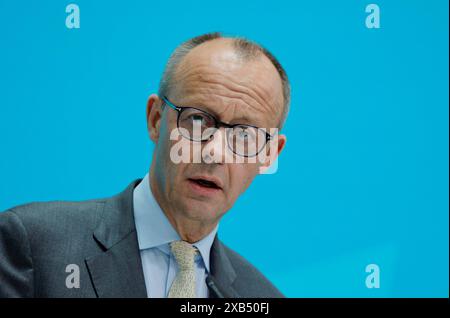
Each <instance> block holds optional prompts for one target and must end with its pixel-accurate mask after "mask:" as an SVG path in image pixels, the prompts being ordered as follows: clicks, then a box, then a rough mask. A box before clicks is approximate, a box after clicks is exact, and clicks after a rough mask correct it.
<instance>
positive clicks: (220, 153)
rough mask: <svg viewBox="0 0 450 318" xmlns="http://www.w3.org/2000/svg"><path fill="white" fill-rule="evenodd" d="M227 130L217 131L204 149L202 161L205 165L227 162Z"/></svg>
mask: <svg viewBox="0 0 450 318" xmlns="http://www.w3.org/2000/svg"><path fill="white" fill-rule="evenodd" d="M226 142H227V141H226V132H225V128H224V127H221V128H219V129H217V130H216V131H215V132H214V134H212V135H211V137H210V139H209V140H208V141H207V142H205V144H204V145H203V147H202V160H203V162H204V163H209V164H211V163H216V164H224V163H225V162H226V159H227V156H228V155H229V154H228V151H227V144H226Z"/></svg>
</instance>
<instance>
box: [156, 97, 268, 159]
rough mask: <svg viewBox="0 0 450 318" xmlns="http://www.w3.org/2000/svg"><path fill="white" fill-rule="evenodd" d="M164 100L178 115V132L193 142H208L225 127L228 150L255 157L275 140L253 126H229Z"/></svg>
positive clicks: (189, 108)
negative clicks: (268, 143)
mask: <svg viewBox="0 0 450 318" xmlns="http://www.w3.org/2000/svg"><path fill="white" fill-rule="evenodd" d="M162 100H163V101H164V103H165V104H166V105H168V106H169V107H170V108H172V109H173V110H175V111H176V112H177V113H178V117H177V128H178V131H179V133H180V134H181V135H182V136H183V137H185V138H187V139H189V140H191V141H198V142H203V141H208V140H210V139H211V137H212V136H213V135H214V134H215V132H216V131H217V130H218V129H219V128H220V127H225V128H227V129H225V132H226V136H227V143H228V148H230V150H231V151H232V152H233V153H235V154H237V155H239V156H243V157H254V156H256V155H258V154H259V153H260V152H261V150H263V149H264V147H265V145H266V143H267V142H268V141H269V140H272V138H273V136H272V135H270V134H269V133H267V132H266V130H265V129H263V128H258V127H256V126H252V125H243V124H233V125H231V124H227V123H224V122H221V121H219V120H217V119H216V117H214V116H213V115H211V114H209V113H207V112H205V111H203V110H201V109H198V108H195V107H180V106H175V105H174V104H172V103H171V102H170V101H169V99H168V98H167V97H166V96H164V97H163V98H162Z"/></svg>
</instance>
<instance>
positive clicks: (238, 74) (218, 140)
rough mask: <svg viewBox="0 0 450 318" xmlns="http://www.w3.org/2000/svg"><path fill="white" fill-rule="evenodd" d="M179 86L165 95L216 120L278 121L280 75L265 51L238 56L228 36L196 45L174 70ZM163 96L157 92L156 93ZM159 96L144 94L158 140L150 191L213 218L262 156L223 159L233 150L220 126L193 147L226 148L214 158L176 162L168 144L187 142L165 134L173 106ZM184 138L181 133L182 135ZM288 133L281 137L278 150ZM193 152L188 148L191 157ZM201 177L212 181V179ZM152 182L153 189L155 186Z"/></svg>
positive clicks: (172, 124) (178, 209)
mask: <svg viewBox="0 0 450 318" xmlns="http://www.w3.org/2000/svg"><path fill="white" fill-rule="evenodd" d="M176 83H177V88H176V89H175V91H172V92H171V96H168V98H169V99H170V101H171V102H172V103H174V104H175V105H177V106H182V107H184V106H191V107H196V108H199V109H202V110H204V111H206V112H208V113H210V114H212V115H214V116H215V117H216V118H217V119H218V120H220V121H222V122H225V123H229V124H236V123H239V124H248V125H254V126H257V127H261V128H266V129H267V131H268V132H270V130H269V129H270V128H275V127H277V124H278V122H279V119H280V117H281V113H282V109H283V95H282V86H281V80H280V77H279V75H278V73H277V71H276V69H275V68H274V66H273V65H272V63H271V62H270V61H269V59H267V58H266V57H265V56H262V55H261V56H260V57H257V58H256V59H254V60H250V61H244V62H243V61H242V60H241V59H240V58H239V57H238V56H237V55H236V53H235V51H234V49H233V47H232V46H231V44H230V40H224V39H221V40H213V41H210V42H207V43H204V44H202V45H200V46H198V47H196V48H195V49H193V50H192V51H191V52H190V53H189V54H188V55H187V56H186V57H185V58H184V60H183V61H182V63H181V64H180V66H179V67H178V69H177V72H176ZM161 98H162V96H161ZM161 105H162V102H161V100H160V99H159V98H158V96H156V95H152V96H150V98H149V102H148V108H147V120H148V126H149V132H150V137H151V139H152V140H153V141H154V142H155V144H156V146H155V150H154V154H153V162H152V168H151V174H154V180H155V181H154V184H152V190H153V191H154V192H157V193H156V194H155V195H156V197H157V198H158V197H159V198H160V200H159V203H160V205H162V208H163V209H164V210H165V211H166V209H169V211H170V212H171V213H172V215H177V216H180V217H184V218H187V219H190V220H193V221H200V222H202V223H205V224H215V223H216V222H218V221H219V219H220V217H221V216H222V215H223V214H224V213H225V212H226V211H228V210H229V209H230V208H231V207H232V206H233V204H234V202H235V201H236V199H237V198H238V197H239V195H240V194H241V193H243V192H244V191H245V190H246V189H247V187H248V186H249V185H250V183H251V182H252V180H253V179H254V178H255V176H256V175H257V174H258V173H259V169H260V168H261V165H262V164H261V163H260V162H259V161H258V160H257V162H256V163H248V162H244V163H236V162H233V163H227V162H225V158H230V156H231V157H235V156H236V155H235V154H233V153H232V152H231V151H230V150H229V149H228V147H227V146H226V145H225V147H223V142H226V141H224V140H225V138H224V137H223V136H224V135H225V133H224V130H223V128H222V129H220V130H219V131H217V132H216V134H215V136H214V138H213V139H212V140H211V141H207V142H202V143H201V144H200V145H201V146H200V147H191V149H192V150H191V151H200V152H201V151H202V149H204V147H205V146H206V145H207V144H209V147H210V148H212V149H213V152H215V151H216V150H219V148H220V149H222V150H224V152H223V155H222V156H219V158H220V159H219V160H217V157H216V162H213V163H205V162H203V161H202V163H193V162H192V160H191V161H190V162H189V163H174V162H173V160H171V156H170V150H171V147H173V145H174V144H175V143H177V142H180V141H181V142H183V143H191V145H192V141H189V140H187V139H184V140H180V139H177V140H170V134H171V132H172V131H173V130H174V129H176V128H177V112H176V111H175V110H173V109H170V108H169V107H168V106H167V105H166V106H164V108H162V107H161ZM180 138H182V137H180ZM211 143H214V144H211ZM284 143H285V137H284V136H283V135H280V136H279V137H278V148H276V149H275V151H276V152H277V153H279V152H280V151H281V149H282V148H283V146H284ZM192 155H193V153H191V158H192ZM199 179H207V180H208V179H209V180H210V181H214V183H215V186H212V187H211V184H206V185H205V183H204V182H202V181H200V182H199ZM155 188H156V189H155Z"/></svg>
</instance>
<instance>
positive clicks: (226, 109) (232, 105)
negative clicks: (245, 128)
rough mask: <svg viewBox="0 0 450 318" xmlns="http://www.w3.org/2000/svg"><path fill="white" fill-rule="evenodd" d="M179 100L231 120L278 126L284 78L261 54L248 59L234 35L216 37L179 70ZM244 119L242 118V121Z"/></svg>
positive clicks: (177, 86)
mask: <svg viewBox="0 0 450 318" xmlns="http://www.w3.org/2000/svg"><path fill="white" fill-rule="evenodd" d="M175 82H176V95H177V101H179V102H182V103H183V104H185V105H188V106H189V105H194V104H196V105H202V106H205V107H206V108H207V109H208V110H210V111H212V112H214V113H216V114H218V115H219V116H220V117H221V120H223V121H225V122H227V121H229V122H232V121H237V120H238V119H242V120H246V121H248V123H249V124H255V125H260V126H267V127H275V126H276V124H277V121H278V119H279V118H280V116H281V112H282V107H283V95H282V86H281V79H280V77H279V75H278V72H277V71H276V69H275V67H274V66H273V65H272V63H271V61H270V60H269V59H268V58H267V57H266V56H264V55H263V54H260V55H259V56H257V57H255V58H253V59H247V60H244V59H242V57H240V56H239V54H237V52H236V50H235V49H234V47H233V45H232V40H231V39H220V40H212V41H209V42H206V43H203V44H201V45H199V46H198V47H196V48H194V49H193V50H191V51H190V52H189V53H188V54H187V55H186V56H185V58H184V59H183V61H182V62H181V63H180V65H179V66H178V68H177V70H176V73H175ZM242 120H241V121H242Z"/></svg>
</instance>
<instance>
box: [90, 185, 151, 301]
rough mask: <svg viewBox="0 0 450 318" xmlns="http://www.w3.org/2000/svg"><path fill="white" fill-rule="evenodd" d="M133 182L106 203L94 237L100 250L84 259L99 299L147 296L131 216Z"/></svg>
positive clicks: (132, 216)
mask: <svg viewBox="0 0 450 318" xmlns="http://www.w3.org/2000/svg"><path fill="white" fill-rule="evenodd" d="M139 182H140V180H135V181H133V182H132V183H131V184H130V185H129V186H128V187H127V188H126V189H125V191H123V192H122V193H120V194H118V195H117V196H114V197H112V198H110V199H107V200H106V201H105V205H104V210H103V215H102V218H101V220H100V222H99V225H98V226H97V228H96V229H95V231H94V238H95V240H96V241H97V242H98V243H99V245H100V246H101V248H102V251H100V252H99V253H97V254H96V255H93V256H90V257H88V258H86V260H85V262H86V265H87V267H88V270H89V274H90V278H91V280H92V284H93V286H94V289H95V292H96V294H97V296H98V297H147V291H146V287H145V282H144V274H143V271H142V263H141V257H140V251H139V245H138V241H137V234H136V228H135V224H134V214H133V190H134V188H135V186H136V185H137V184H138V183H139Z"/></svg>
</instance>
